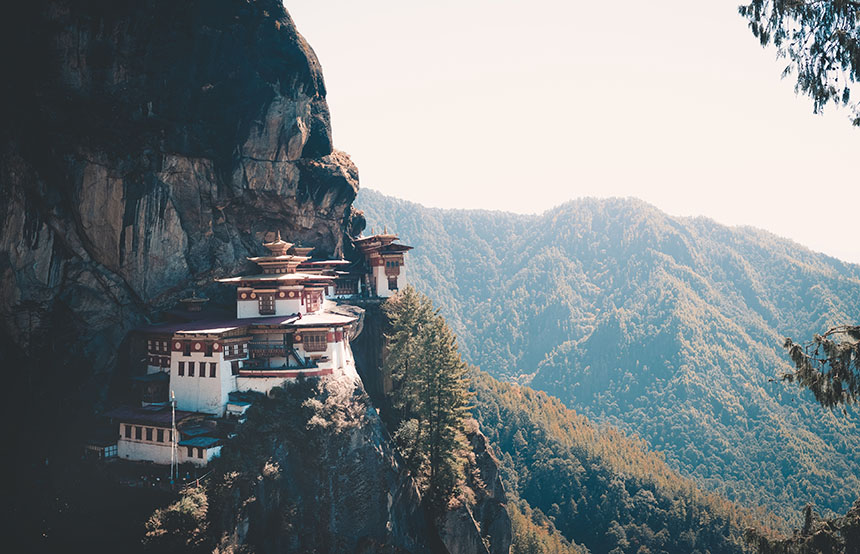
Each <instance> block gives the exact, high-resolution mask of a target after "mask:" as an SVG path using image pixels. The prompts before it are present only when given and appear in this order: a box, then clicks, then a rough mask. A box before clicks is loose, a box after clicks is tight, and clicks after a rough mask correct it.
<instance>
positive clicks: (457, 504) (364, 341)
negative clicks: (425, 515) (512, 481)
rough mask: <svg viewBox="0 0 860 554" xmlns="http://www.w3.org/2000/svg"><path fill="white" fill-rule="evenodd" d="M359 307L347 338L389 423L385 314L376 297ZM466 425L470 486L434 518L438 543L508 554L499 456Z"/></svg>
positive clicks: (459, 551) (456, 553)
mask: <svg viewBox="0 0 860 554" xmlns="http://www.w3.org/2000/svg"><path fill="white" fill-rule="evenodd" d="M362 307H363V308H364V314H363V317H362V328H363V330H362V332H361V334H360V335H359V336H358V337H356V338H355V339H354V340H353V341H352V343H351V344H352V349H353V353H354V356H355V361H356V367H357V368H358V372H359V374H360V375H361V380H362V381H363V383H364V386H365V388H366V390H367V393H368V394H369V395H370V398H371V399H372V400H373V404H374V405H375V406H378V407H381V410H382V416H383V417H382V419H383V420H384V421H385V423H386V424H388V425H389V426H390V425H392V424H393V419H392V412H391V403H390V401H389V398H388V396H387V395H388V393H390V392H391V376H390V375H387V374H386V372H385V370H384V368H383V365H384V360H385V354H386V341H385V333H386V332H387V331H388V319H387V317H386V316H385V313H384V311H383V308H382V304H381V303H380V302H378V301H375V300H368V301H364V302H363V303H362ZM386 411H388V412H386ZM467 430H468V432H467V435H466V438H467V439H468V441H469V446H470V448H471V454H470V456H469V460H468V463H467V465H466V468H465V473H466V483H465V485H466V487H467V489H468V490H467V491H465V492H464V494H463V495H461V497H460V498H459V499H458V500H456V501H453V502H452V503H451V505H450V507H449V510H448V511H447V512H446V513H445V514H443V515H442V516H441V517H436V518H435V520H434V527H435V530H436V533H437V534H438V537H439V541H440V543H441V544H440V547H442V548H444V549H445V550H446V551H447V552H449V553H451V554H465V553H480V552H485V553H488V554H507V553H508V552H509V551H510V548H511V542H512V531H511V519H510V516H509V515H508V511H507V507H506V503H507V496H506V495H505V490H504V487H503V485H502V480H501V476H500V473H499V461H498V460H497V459H496V457H495V456H494V455H493V453H492V448H491V446H490V443H489V440H488V439H487V437H486V436H484V434H483V433H481V431H480V429H479V428H478V423H477V422H476V421H474V420H470V421H469V422H468V429H467Z"/></svg>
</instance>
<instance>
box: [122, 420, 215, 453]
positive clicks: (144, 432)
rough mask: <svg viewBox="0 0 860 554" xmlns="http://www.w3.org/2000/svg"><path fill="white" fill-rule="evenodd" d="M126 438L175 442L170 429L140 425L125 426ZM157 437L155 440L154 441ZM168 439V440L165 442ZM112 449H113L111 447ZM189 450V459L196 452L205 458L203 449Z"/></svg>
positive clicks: (190, 447)
mask: <svg viewBox="0 0 860 554" xmlns="http://www.w3.org/2000/svg"><path fill="white" fill-rule="evenodd" d="M124 435H125V438H127V439H130V438H132V436H134V439H135V440H139V441H140V440H144V438H143V437H144V436H146V439H145V440H147V441H148V442H160V443H170V442H171V441H173V431H172V430H170V429H160V428H158V427H155V428H153V427H141V426H140V425H129V424H127V423H126V424H125V433H124ZM153 437H155V440H153ZM165 439H166V440H165ZM109 448H111V447H109ZM112 448H113V456H116V446H113V447H112ZM187 448H188V451H187V452H188V457H189V458H193V457H194V451H195V450H196V451H197V457H198V458H203V449H202V448H195V447H193V446H189V447H187ZM105 457H106V458H107V457H109V456H108V453H107V449H105Z"/></svg>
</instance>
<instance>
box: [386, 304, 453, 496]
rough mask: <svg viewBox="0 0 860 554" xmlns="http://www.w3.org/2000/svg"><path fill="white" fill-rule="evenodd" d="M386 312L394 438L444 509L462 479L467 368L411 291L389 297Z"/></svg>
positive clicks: (447, 332)
mask: <svg viewBox="0 0 860 554" xmlns="http://www.w3.org/2000/svg"><path fill="white" fill-rule="evenodd" d="M385 312H386V315H387V316H388V318H389V320H390V323H391V331H390V332H389V333H388V334H387V338H388V341H389V352H388V355H387V357H386V362H385V370H386V371H387V372H389V373H390V375H391V377H392V381H393V384H394V388H393V391H392V396H393V398H392V404H393V406H394V408H395V410H397V412H398V414H397V415H398V419H399V422H398V424H397V430H396V431H395V433H394V437H395V440H396V442H397V444H398V446H399V447H400V450H401V453H402V454H403V457H404V459H405V461H406V464H407V466H408V467H409V469H410V471H411V472H412V474H413V475H414V476H415V478H416V479H417V480H418V482H419V484H420V485H421V488H422V490H423V491H424V492H425V493H426V495H427V499H428V502H429V503H430V504H431V505H433V506H434V507H436V508H443V507H444V506H445V505H446V504H447V502H448V500H449V499H450V498H451V496H452V495H453V494H454V493H455V492H456V490H457V485H458V483H459V482H460V480H461V479H462V477H463V469H462V468H463V460H464V450H465V441H464V434H463V428H464V422H465V419H466V416H467V413H468V410H469V406H468V401H469V392H468V382H467V379H466V369H467V368H466V364H465V363H464V362H463V360H462V359H461V358H460V353H459V351H458V350H457V340H456V337H455V336H454V333H453V332H452V331H451V329H450V328H449V327H448V325H447V323H446V322H445V319H444V318H443V317H442V316H441V315H439V313H438V311H436V310H434V309H433V306H432V303H431V302H430V300H429V299H428V298H427V297H425V296H423V295H421V294H420V293H418V292H417V291H416V290H415V289H414V288H412V287H406V288H405V289H404V290H403V291H401V292H400V293H398V294H397V295H396V296H394V297H393V298H391V299H390V300H389V301H388V302H387V304H386V307H385Z"/></svg>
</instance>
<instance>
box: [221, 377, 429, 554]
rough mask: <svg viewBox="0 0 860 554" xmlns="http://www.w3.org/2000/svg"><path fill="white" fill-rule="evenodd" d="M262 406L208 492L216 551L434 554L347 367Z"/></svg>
mask: <svg viewBox="0 0 860 554" xmlns="http://www.w3.org/2000/svg"><path fill="white" fill-rule="evenodd" d="M261 402H262V404H260V405H258V406H255V409H256V410H257V411H253V412H251V414H250V416H249V419H248V422H247V423H246V424H244V425H243V427H242V428H241V429H240V435H239V437H237V439H235V441H233V442H232V443H230V444H229V445H227V446H226V447H225V451H224V452H223V455H222V459H221V460H219V462H220V463H219V464H218V465H216V469H215V471H216V472H218V473H219V476H218V477H217V478H216V480H215V481H214V482H213V483H211V484H210V486H209V509H210V510H211V512H212V513H211V514H210V516H211V518H210V521H211V525H213V528H212V529H211V533H210V535H211V536H212V538H213V539H214V540H215V541H216V542H215V548H214V549H215V551H217V552H221V553H232V552H246V551H248V550H249V549H250V550H251V551H254V552H430V551H439V546H440V545H439V544H438V539H437V538H436V536H435V533H434V531H433V528H432V526H431V525H429V524H428V522H427V520H426V518H425V516H424V513H423V510H422V508H421V498H420V495H419V493H418V489H417V488H416V487H415V485H414V483H413V481H412V479H411V478H410V477H409V475H408V473H407V472H406V471H405V470H403V469H402V467H401V464H400V463H399V458H398V456H397V454H396V452H395V451H394V450H393V448H392V446H391V443H390V442H389V441H388V439H387V436H386V433H385V428H384V426H383V424H382V422H381V420H380V419H379V416H378V415H377V414H376V411H375V410H374V408H373V407H372V405H371V404H370V400H369V398H368V396H367V394H366V393H365V392H364V389H363V387H362V384H361V380H360V379H359V377H358V375H357V374H356V373H355V371H354V369H352V368H351V367H348V368H347V370H346V371H345V372H342V373H336V374H335V375H332V376H330V377H326V378H323V379H322V380H321V381H320V382H319V384H318V385H314V384H312V383H301V382H300V383H297V384H295V385H293V386H291V387H288V388H287V390H286V391H283V392H280V391H279V392H278V394H276V395H275V397H274V398H272V399H261Z"/></svg>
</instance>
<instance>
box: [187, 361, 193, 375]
mask: <svg viewBox="0 0 860 554" xmlns="http://www.w3.org/2000/svg"><path fill="white" fill-rule="evenodd" d="M188 376H189V377H194V362H188Z"/></svg>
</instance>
